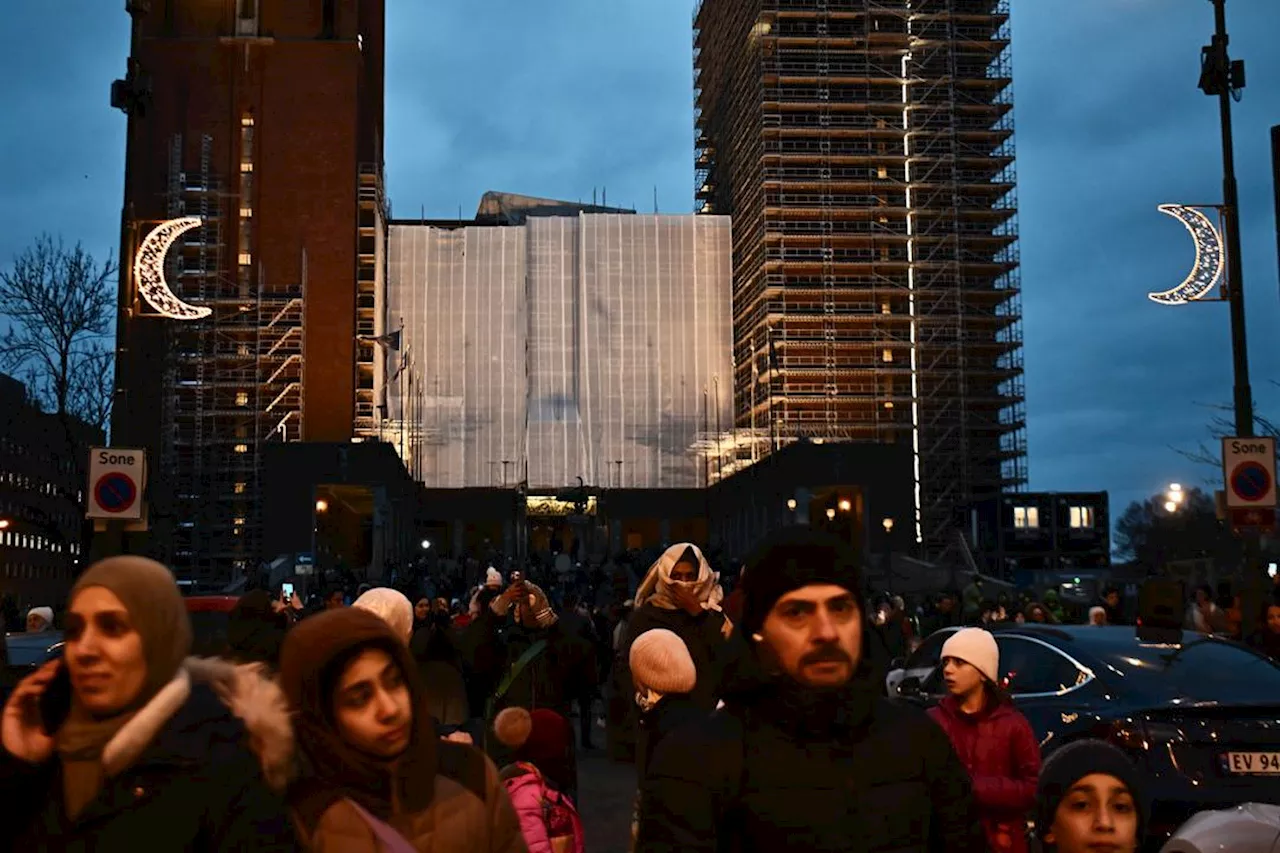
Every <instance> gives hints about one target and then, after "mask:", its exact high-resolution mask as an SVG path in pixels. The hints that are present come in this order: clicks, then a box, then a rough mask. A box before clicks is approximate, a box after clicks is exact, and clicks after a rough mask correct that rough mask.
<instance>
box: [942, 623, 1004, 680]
mask: <svg viewBox="0 0 1280 853" xmlns="http://www.w3.org/2000/svg"><path fill="white" fill-rule="evenodd" d="M942 657H943V658H955V659H956V660H962V661H964V662H965V663H967V664H971V665H972V666H973V667H974V668H975V669H977V670H978V672H980V673H982V674H983V675H984V676H985V677H986V679H987V680H988V681H990V682H991V683H992V684H999V683H1000V649H999V647H998V646H996V638H995V637H993V636H991V632H990V631H984V630H982V629H981V628H962V629H961V630H959V631H956V632H955V633H954V634H952V635H951V636H950V637H949V638H948V639H947V641H946V642H945V643H943V644H942Z"/></svg>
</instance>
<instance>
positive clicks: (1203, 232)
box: [1147, 204, 1226, 305]
mask: <svg viewBox="0 0 1280 853" xmlns="http://www.w3.org/2000/svg"><path fill="white" fill-rule="evenodd" d="M1159 210H1160V212H1161V213H1165V214H1168V215H1169V216H1172V217H1173V218H1174V219H1176V220H1178V221H1179V222H1181V223H1182V224H1183V225H1184V226H1186V229H1187V231H1189V232H1191V239H1192V240H1194V241H1195V243H1196V262H1195V264H1194V265H1192V267H1191V272H1189V273H1187V277H1186V278H1184V279H1183V280H1182V283H1181V284H1179V285H1178V286H1177V287H1174V288H1172V289H1170V290H1165V291H1160V292H1156V293H1148V294H1147V298H1148V299H1150V300H1151V301H1152V302H1159V303H1160V304H1161V305H1185V304H1186V303H1188V302H1195V301H1196V300H1197V299H1203V298H1204V296H1205V294H1206V293H1208V292H1209V291H1210V290H1212V289H1213V287H1214V285H1216V284H1217V283H1218V281H1219V280H1220V279H1221V278H1222V268H1223V265H1224V264H1225V262H1226V256H1225V252H1223V249H1222V234H1221V233H1220V232H1219V231H1218V228H1217V226H1215V225H1214V224H1213V222H1212V221H1210V219H1209V217H1207V216H1205V215H1204V211H1202V210H1200V209H1199V208H1196V207H1189V206H1187V205H1185V204H1162V205H1160V207H1159Z"/></svg>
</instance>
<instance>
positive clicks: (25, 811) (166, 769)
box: [0, 684, 297, 853]
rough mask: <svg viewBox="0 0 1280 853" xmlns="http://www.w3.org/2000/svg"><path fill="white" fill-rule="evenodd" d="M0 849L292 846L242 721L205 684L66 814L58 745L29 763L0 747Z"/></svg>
mask: <svg viewBox="0 0 1280 853" xmlns="http://www.w3.org/2000/svg"><path fill="white" fill-rule="evenodd" d="M0 802H3V803H4V814H5V821H4V829H3V832H0V851H9V850H12V851H32V850H42V851H84V853H88V851H95V853H115V851H134V850H146V851H148V853H152V852H153V851H154V853H168V851H173V853H179V852H180V851H228V853H229V852H230V851H236V853H248V851H276V850H295V849H297V842H296V840H295V837H294V834H293V828H292V825H291V824H290V823H289V819H288V813H287V811H286V809H285V806H284V803H283V800H282V799H281V798H280V797H278V796H277V795H275V794H273V793H272V792H271V790H270V789H269V788H268V787H267V785H266V783H265V782H264V781H263V776H262V768H261V767H260V765H259V761H258V759H257V758H256V757H255V755H254V754H253V752H252V751H251V750H250V749H249V747H248V745H247V737H246V733H245V728H244V726H243V725H242V724H241V722H240V721H239V720H238V719H237V718H235V717H234V716H233V715H232V714H231V712H230V711H229V710H228V709H227V707H226V706H225V705H224V704H223V703H222V702H221V701H219V699H218V697H217V696H216V695H215V694H214V692H213V690H212V689H211V688H209V687H208V686H207V685H203V684H195V685H192V688H191V695H190V696H189V697H188V698H187V700H186V702H185V704H183V705H182V707H180V708H179V709H178V711H177V712H176V713H175V714H174V716H173V717H171V718H170V719H169V721H168V722H167V723H165V724H164V725H163V727H162V728H161V729H160V730H159V731H158V732H157V733H156V735H155V737H154V738H153V739H152V741H151V743H150V744H149V745H148V746H147V747H146V748H145V750H144V751H143V753H142V754H141V755H140V756H139V757H138V759H137V760H136V761H134V763H133V764H132V765H131V766H130V767H129V768H128V769H127V770H125V771H124V772H122V773H121V774H119V775H118V776H116V777H114V778H111V779H108V780H107V781H106V783H105V784H104V786H103V789H102V791H100V792H99V794H98V797H97V799H95V800H94V801H93V802H91V803H90V804H89V805H88V806H86V807H85V809H84V811H83V812H82V813H81V814H80V816H79V817H78V818H77V819H76V820H75V821H72V822H68V820H67V817H66V812H65V810H64V808H63V795H62V773H61V762H60V761H59V760H58V758H57V754H56V753H55V754H54V757H53V758H52V759H50V760H49V761H47V762H46V763H45V764H43V765H40V766H32V765H30V764H27V763H26V762H24V761H21V760H20V759H17V758H15V757H13V756H12V755H10V754H9V753H8V752H7V751H5V750H3V748H0Z"/></svg>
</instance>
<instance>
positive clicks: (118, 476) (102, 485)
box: [85, 447, 147, 521]
mask: <svg viewBox="0 0 1280 853" xmlns="http://www.w3.org/2000/svg"><path fill="white" fill-rule="evenodd" d="M146 484H147V454H146V451H144V450H130V449H128V448H123V447H95V448H93V449H91V450H90V451H89V500H88V503H87V506H88V510H87V512H86V513H85V514H86V515H87V516H88V517H89V518H105V519H112V518H114V519H119V520H122V521H134V520H137V519H139V518H141V517H142V490H143V489H144V488H145V487H146Z"/></svg>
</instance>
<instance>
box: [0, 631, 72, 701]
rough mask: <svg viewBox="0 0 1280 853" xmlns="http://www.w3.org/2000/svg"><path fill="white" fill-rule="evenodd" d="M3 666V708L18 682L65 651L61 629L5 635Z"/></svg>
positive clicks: (0, 673)
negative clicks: (63, 649)
mask: <svg viewBox="0 0 1280 853" xmlns="http://www.w3.org/2000/svg"><path fill="white" fill-rule="evenodd" d="M4 652H5V657H4V661H3V663H4V666H3V668H0V707H2V706H3V703H4V702H6V701H7V700H8V699H9V694H10V693H12V692H13V688H15V687H17V686H18V682H19V681H21V680H22V679H23V678H25V677H26V676H27V675H29V674H30V673H32V672H34V671H35V670H36V669H37V668H39V667H40V665H41V664H43V663H45V662H46V661H50V660H53V659H54V658H56V657H59V656H60V655H61V654H62V632H61V631H38V632H36V633H34V634H25V633H24V634H6V635H5V637H4Z"/></svg>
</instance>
